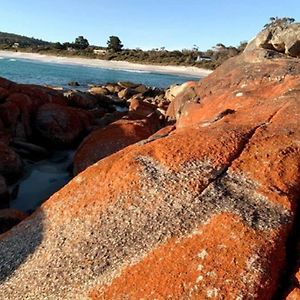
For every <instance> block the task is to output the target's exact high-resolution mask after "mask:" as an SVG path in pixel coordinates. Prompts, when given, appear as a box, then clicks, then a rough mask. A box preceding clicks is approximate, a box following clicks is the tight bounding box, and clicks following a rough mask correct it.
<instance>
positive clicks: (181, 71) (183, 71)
mask: <svg viewBox="0 0 300 300" xmlns="http://www.w3.org/2000/svg"><path fill="white" fill-rule="evenodd" d="M0 57H10V58H22V59H31V60H38V61H43V62H48V63H59V64H71V65H83V66H90V67H98V68H105V69H112V70H126V71H128V70H129V71H142V72H143V71H144V72H153V73H163V74H174V75H180V76H192V77H199V78H200V77H205V76H207V75H208V74H210V73H211V72H212V71H210V70H206V69H200V68H197V67H184V66H159V65H142V64H136V63H130V62H126V61H107V60H101V59H89V58H78V57H59V56H51V55H41V54H36V53H23V52H12V51H0Z"/></svg>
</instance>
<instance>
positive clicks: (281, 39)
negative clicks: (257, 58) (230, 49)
mask: <svg viewBox="0 0 300 300" xmlns="http://www.w3.org/2000/svg"><path fill="white" fill-rule="evenodd" d="M259 48H264V49H270V50H274V51H278V52H281V53H285V54H287V55H290V56H293V57H300V23H295V24H290V25H286V26H276V25H275V24H274V25H273V26H269V27H267V28H266V29H264V30H263V31H261V32H260V33H259V34H258V35H257V36H256V37H255V38H254V39H253V40H252V41H250V42H249V44H248V45H247V47H246V49H245V51H246V52H249V51H253V50H255V49H259Z"/></svg>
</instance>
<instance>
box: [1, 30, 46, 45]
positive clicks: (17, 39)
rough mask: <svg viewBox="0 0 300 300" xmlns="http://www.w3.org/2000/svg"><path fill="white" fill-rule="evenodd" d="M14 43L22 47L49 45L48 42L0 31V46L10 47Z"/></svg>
mask: <svg viewBox="0 0 300 300" xmlns="http://www.w3.org/2000/svg"><path fill="white" fill-rule="evenodd" d="M14 43H19V44H20V46H23V47H27V46H45V45H50V43H49V42H46V41H43V40H39V39H35V38H30V37H27V36H23V35H18V34H14V33H7V32H1V31H0V45H7V46H12V45H13V44H14Z"/></svg>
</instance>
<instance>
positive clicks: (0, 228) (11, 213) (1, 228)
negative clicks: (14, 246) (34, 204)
mask: <svg viewBox="0 0 300 300" xmlns="http://www.w3.org/2000/svg"><path fill="white" fill-rule="evenodd" d="M27 217H28V215H27V214H25V213H23V212H21V211H18V210H15V209H11V208H10V209H0V234H2V233H4V232H6V231H8V230H10V229H11V228H13V227H14V226H16V225H17V224H19V223H20V222H21V221H23V220H24V219H26V218H27Z"/></svg>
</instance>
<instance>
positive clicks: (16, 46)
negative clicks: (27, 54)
mask: <svg viewBox="0 0 300 300" xmlns="http://www.w3.org/2000/svg"><path fill="white" fill-rule="evenodd" d="M19 46H20V44H19V43H14V44H13V45H12V46H11V47H12V48H14V49H18V48H19Z"/></svg>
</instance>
